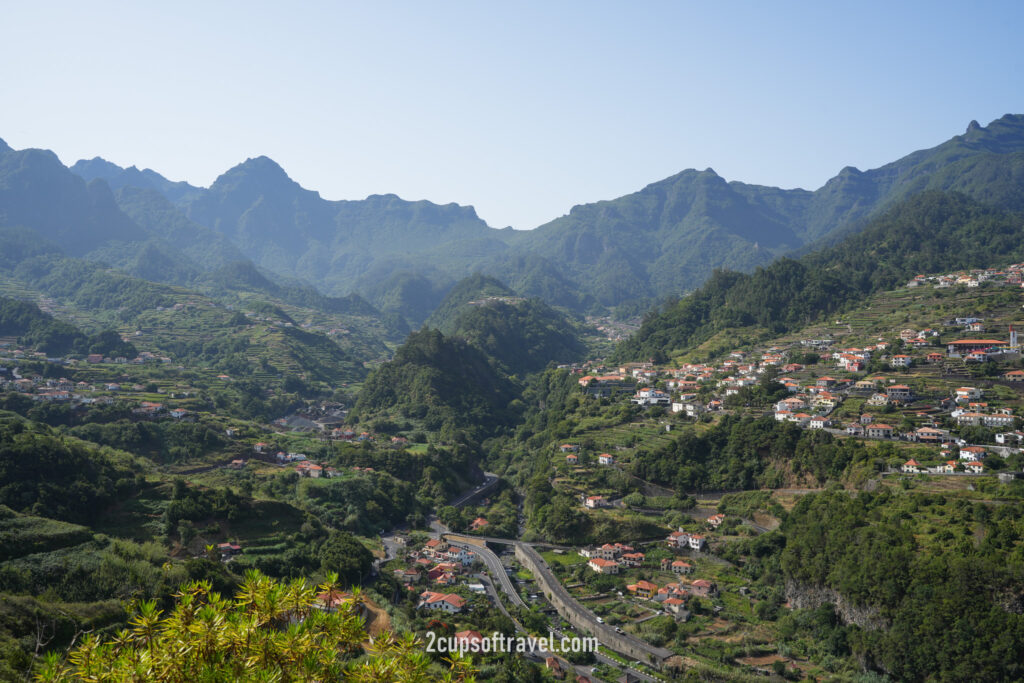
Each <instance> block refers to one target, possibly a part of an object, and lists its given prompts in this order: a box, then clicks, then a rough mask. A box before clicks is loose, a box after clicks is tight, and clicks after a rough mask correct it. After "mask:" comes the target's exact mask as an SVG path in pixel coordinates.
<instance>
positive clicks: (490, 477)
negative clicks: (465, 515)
mask: <svg viewBox="0 0 1024 683" xmlns="http://www.w3.org/2000/svg"><path fill="white" fill-rule="evenodd" d="M499 481H500V478H499V477H498V475H496V474H494V473H492V472H484V483H482V484H480V485H479V486H477V487H476V488H474V489H473V490H472V491H467V492H466V493H463V494H462V495H461V496H459V497H458V498H455V499H454V500H452V502H451V505H453V506H454V507H460V506H462V505H465V504H466V503H467V502H469V501H470V500H472V499H473V498H475V497H477V496H482V495H483V494H485V493H487V492H488V491H490V490H491V489H492V488H494V486H495V485H496V484H497V483H498V482H499Z"/></svg>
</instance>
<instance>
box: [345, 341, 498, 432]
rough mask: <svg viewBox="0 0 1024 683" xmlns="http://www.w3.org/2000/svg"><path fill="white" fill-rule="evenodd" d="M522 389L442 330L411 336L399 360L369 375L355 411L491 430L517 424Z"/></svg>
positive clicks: (431, 424) (437, 425)
mask: <svg viewBox="0 0 1024 683" xmlns="http://www.w3.org/2000/svg"><path fill="white" fill-rule="evenodd" d="M517 396H518V388H517V386H516V384H515V383H513V382H512V381H511V380H510V379H508V378H506V377H505V376H504V375H503V374H502V373H501V372H500V371H499V370H498V369H497V368H495V367H494V364H493V361H492V360H491V359H489V358H488V357H487V356H486V355H485V354H484V353H483V352H482V351H480V350H479V349H477V348H476V347H475V346H473V345H472V344H469V343H468V342H466V341H464V340H462V339H458V338H451V337H445V336H444V335H442V334H441V333H440V332H438V331H437V330H429V329H427V330H422V331H420V332H414V333H413V334H410V335H409V338H408V339H407V340H406V342H405V344H403V345H402V346H400V347H399V348H398V350H397V351H396V352H395V357H394V359H393V360H391V361H389V362H387V363H385V364H384V365H382V366H381V367H379V368H377V369H376V370H374V371H373V372H371V373H370V375H369V377H367V378H366V382H365V383H364V385H363V388H362V391H360V394H359V400H358V402H357V403H356V407H355V411H354V416H356V417H358V418H359V419H368V418H370V417H371V416H373V415H379V414H384V415H388V416H391V417H405V418H411V419H416V420H421V421H422V423H423V426H424V427H425V428H426V429H428V430H431V431H435V430H442V429H443V428H444V427H445V425H448V429H449V430H450V429H455V428H460V429H466V430H469V431H471V432H474V433H479V434H485V433H487V432H488V431H490V430H493V429H495V428H497V427H499V426H502V425H509V424H511V423H512V421H513V420H514V418H515V417H516V415H517V414H518V408H517V402H516V397H517Z"/></svg>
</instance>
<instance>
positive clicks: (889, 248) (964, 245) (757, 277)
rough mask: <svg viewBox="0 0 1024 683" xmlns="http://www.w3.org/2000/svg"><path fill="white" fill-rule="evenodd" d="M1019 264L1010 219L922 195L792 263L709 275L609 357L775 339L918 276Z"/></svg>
mask: <svg viewBox="0 0 1024 683" xmlns="http://www.w3.org/2000/svg"><path fill="white" fill-rule="evenodd" d="M1022 259H1024V227H1022V221H1021V217H1020V215H1019V214H1016V213H1011V212H1008V211H1003V210H1000V209H994V208H990V207H988V206H986V205H983V204H981V203H979V202H977V201H975V200H973V199H970V198H968V197H966V196H965V195H962V194H946V193H942V192H937V191H928V192H923V193H921V194H918V195H914V196H912V197H910V198H909V199H906V200H904V201H903V202H901V203H899V204H897V205H895V206H893V207H892V208H890V209H889V210H888V211H887V212H886V213H885V214H884V215H882V216H880V217H879V218H877V219H874V220H873V221H872V222H871V223H870V224H869V225H868V227H866V228H865V229H864V230H863V231H861V232H859V233H856V234H854V235H851V236H849V237H847V238H846V239H845V240H844V241H843V242H841V243H839V244H837V245H835V246H832V247H829V248H826V249H823V250H820V251H816V252H813V253H811V254H807V255H805V256H803V257H801V258H799V259H791V258H782V259H779V260H778V261H776V262H774V263H772V264H771V265H770V266H767V267H764V268H758V269H757V270H756V271H754V272H753V273H751V274H749V275H748V274H742V273H737V272H728V271H716V272H715V273H714V274H713V275H712V277H711V278H710V279H709V280H708V282H707V283H705V284H704V286H702V287H701V288H700V289H698V290H697V291H695V292H694V293H692V294H690V295H688V296H686V297H683V298H682V299H679V300H677V301H673V302H670V303H668V304H666V305H665V306H664V307H663V308H662V309H661V310H659V311H656V312H654V313H653V314H651V315H649V316H648V317H647V319H645V320H644V323H643V325H642V326H641V328H640V330H639V331H638V332H637V333H636V334H635V335H633V336H632V337H631V338H629V339H627V340H626V341H624V342H622V344H621V345H620V346H619V347H618V349H617V351H616V356H617V357H618V358H619V359H627V358H629V359H640V358H667V357H669V356H672V355H673V354H675V353H677V352H680V351H681V350H683V349H685V348H687V347H691V346H695V345H697V344H699V343H701V342H702V341H705V340H707V339H709V338H710V337H711V336H712V335H714V334H715V333H716V332H719V331H721V330H724V329H730V328H741V327H757V328H762V329H765V330H768V331H769V332H770V333H772V334H779V333H782V332H785V331H788V330H793V329H796V328H798V327H800V326H803V325H805V324H807V323H810V322H814V321H816V320H819V319H820V318H821V317H822V316H825V315H829V314H832V313H834V312H836V311H839V310H842V309H843V308H844V307H845V306H847V305H850V304H854V303H856V302H858V301H859V300H861V299H862V298H863V297H865V296H867V295H869V294H871V293H873V292H877V291H881V290H885V289H891V288H893V287H894V286H897V285H901V284H903V283H905V282H907V281H908V280H910V279H911V278H913V277H914V276H915V275H917V274H920V273H935V272H943V271H954V270H960V269H965V268H987V267H992V266H998V265H999V264H1009V263H1013V262H1015V261H1020V260H1022Z"/></svg>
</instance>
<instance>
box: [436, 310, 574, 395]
mask: <svg viewBox="0 0 1024 683" xmlns="http://www.w3.org/2000/svg"><path fill="white" fill-rule="evenodd" d="M450 330H451V335H452V336H455V337H460V338H462V339H465V340H466V341H468V342H469V343H470V344H473V345H474V346H476V347H477V348H479V349H481V350H482V351H483V352H484V353H486V354H487V355H488V356H490V357H491V358H494V359H495V360H496V361H498V363H499V364H500V365H501V366H502V368H503V369H504V370H505V371H506V372H508V373H509V374H513V375H518V376H523V375H526V374H527V373H531V372H536V371H537V370H542V369H544V367H546V366H547V365H548V364H549V363H552V362H555V363H569V362H572V361H576V360H580V359H582V358H583V356H584V354H585V352H586V348H585V346H584V345H583V343H582V342H581V341H580V339H579V336H578V334H577V326H576V324H575V323H573V322H572V321H570V320H569V319H568V318H567V317H566V316H565V315H564V314H562V313H560V312H558V311H556V310H555V309H553V308H551V307H550V306H548V305H547V304H546V303H544V302H543V301H541V300H540V299H520V298H509V297H498V298H489V299H483V300H480V301H479V303H475V304H470V305H468V306H467V307H466V309H465V310H464V311H463V312H462V313H461V314H460V315H459V316H458V317H457V318H455V320H453V321H452V323H451V324H450Z"/></svg>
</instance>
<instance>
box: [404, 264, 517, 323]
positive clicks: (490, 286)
mask: <svg viewBox="0 0 1024 683" xmlns="http://www.w3.org/2000/svg"><path fill="white" fill-rule="evenodd" d="M515 296H517V294H516V293H515V291H513V290H512V289H510V288H509V287H506V286H505V285H504V284H503V283H502V282H501V281H500V280H498V279H496V278H493V277H490V276H487V275H483V274H482V273H474V274H473V275H470V276H469V277H467V278H465V279H463V280H460V281H459V282H458V283H457V284H456V285H455V286H454V287H452V288H451V289H450V290H449V291H448V294H447V295H446V296H445V298H444V300H443V301H442V302H441V303H440V305H438V306H437V308H435V309H434V312H433V313H431V314H430V317H429V318H427V320H426V322H425V323H424V325H425V326H426V327H434V328H437V329H439V330H441V331H442V332H443V333H445V334H451V333H452V331H453V330H454V327H455V319H456V318H458V317H459V315H460V314H462V313H463V312H464V311H465V310H466V308H467V307H468V306H469V304H470V302H474V301H477V302H480V301H483V300H485V299H488V298H493V297H515Z"/></svg>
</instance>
